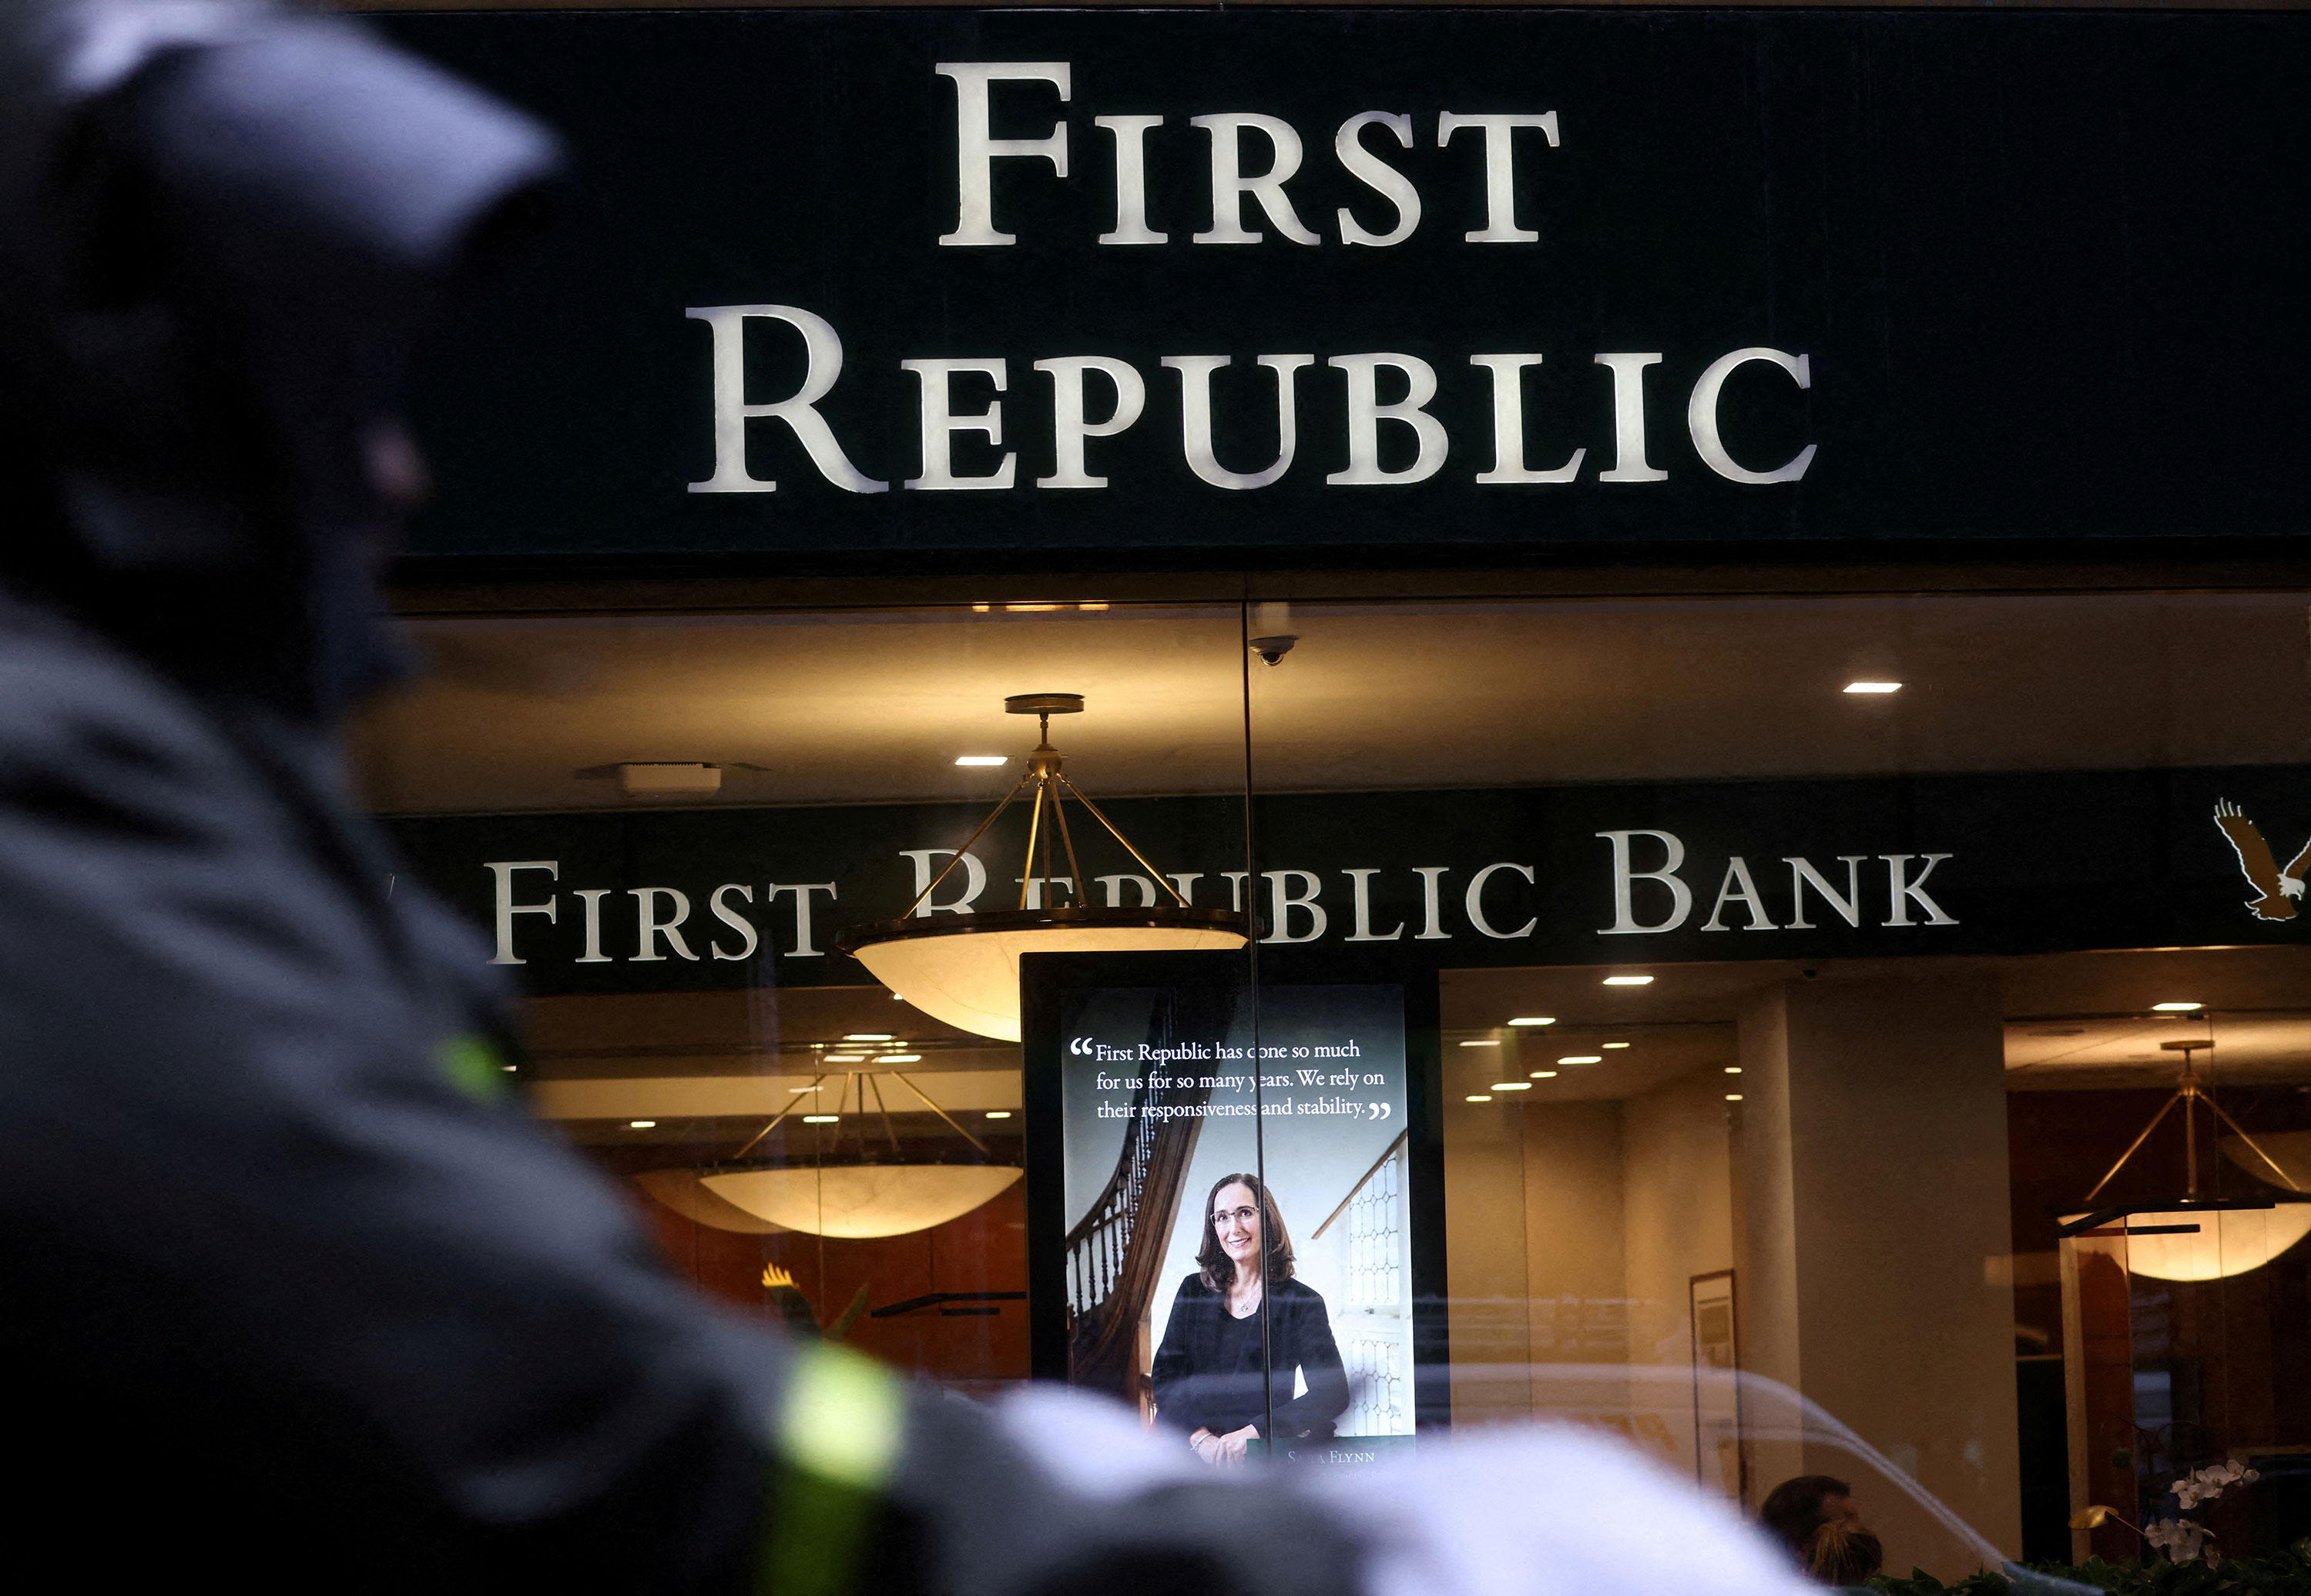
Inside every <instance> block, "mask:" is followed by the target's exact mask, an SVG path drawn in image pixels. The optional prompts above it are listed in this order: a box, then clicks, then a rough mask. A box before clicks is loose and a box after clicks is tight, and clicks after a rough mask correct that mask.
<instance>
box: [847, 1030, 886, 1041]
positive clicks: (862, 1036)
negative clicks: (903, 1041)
mask: <svg viewBox="0 0 2311 1596" xmlns="http://www.w3.org/2000/svg"><path fill="white" fill-rule="evenodd" d="M842 1040H843V1041H845V1042H896V1041H898V1040H899V1039H898V1038H897V1037H895V1036H894V1035H892V1034H891V1033H889V1032H888V1031H853V1032H851V1033H850V1034H849V1035H847V1036H845V1037H844V1038H843V1039H842Z"/></svg>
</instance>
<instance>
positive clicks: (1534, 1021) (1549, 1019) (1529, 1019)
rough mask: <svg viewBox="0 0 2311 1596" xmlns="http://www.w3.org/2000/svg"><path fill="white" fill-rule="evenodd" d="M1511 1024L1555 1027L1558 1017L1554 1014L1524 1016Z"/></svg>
mask: <svg viewBox="0 0 2311 1596" xmlns="http://www.w3.org/2000/svg"><path fill="white" fill-rule="evenodd" d="M1509 1024H1510V1025H1555V1024H1557V1016H1555V1015H1553V1014H1529V1015H1525V1016H1522V1017H1520V1018H1517V1019H1513V1020H1511V1021H1510V1022H1509Z"/></svg>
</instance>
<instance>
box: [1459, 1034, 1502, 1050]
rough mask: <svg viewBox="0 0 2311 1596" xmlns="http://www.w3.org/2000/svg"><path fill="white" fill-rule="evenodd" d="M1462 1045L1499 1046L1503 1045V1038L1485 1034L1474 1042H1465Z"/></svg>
mask: <svg viewBox="0 0 2311 1596" xmlns="http://www.w3.org/2000/svg"><path fill="white" fill-rule="evenodd" d="M1500 1045H1501V1039H1500V1038H1499V1037H1497V1036H1485V1037H1479V1038H1478V1039H1477V1040H1476V1041H1474V1042H1462V1043H1461V1046H1462V1047H1498V1046H1500Z"/></svg>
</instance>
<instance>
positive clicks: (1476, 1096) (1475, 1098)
mask: <svg viewBox="0 0 2311 1596" xmlns="http://www.w3.org/2000/svg"><path fill="white" fill-rule="evenodd" d="M1467 1101H1469V1102H1470V1103H1490V1102H1491V1101H1492V1099H1491V1098H1490V1097H1488V1096H1487V1095H1485V1094H1484V1093H1482V1092H1471V1093H1470V1094H1469V1096H1468V1099H1467Z"/></svg>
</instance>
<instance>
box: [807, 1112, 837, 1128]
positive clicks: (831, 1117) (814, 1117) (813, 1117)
mask: <svg viewBox="0 0 2311 1596" xmlns="http://www.w3.org/2000/svg"><path fill="white" fill-rule="evenodd" d="M841 1118H842V1115H841V1114H805V1115H804V1116H803V1117H802V1122H803V1123H804V1124H806V1125H832V1124H833V1123H834V1122H835V1121H837V1120H840V1119H841Z"/></svg>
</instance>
